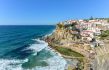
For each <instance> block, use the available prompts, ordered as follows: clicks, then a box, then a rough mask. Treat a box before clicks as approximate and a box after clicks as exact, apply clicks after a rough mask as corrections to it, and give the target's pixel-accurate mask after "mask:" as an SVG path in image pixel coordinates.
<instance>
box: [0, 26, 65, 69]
mask: <svg viewBox="0 0 109 70" xmlns="http://www.w3.org/2000/svg"><path fill="white" fill-rule="evenodd" d="M54 29H55V26H52V25H34V26H32V25H27V26H26V25H22V26H21V25H18V26H16V25H12V26H11V25H7V26H0V70H64V68H65V66H66V61H65V59H64V58H63V57H61V55H60V54H58V53H56V52H55V51H54V50H53V49H51V48H50V47H49V46H48V44H47V43H46V42H45V41H43V38H44V37H45V36H46V35H49V34H50V33H52V32H53V30H54Z"/></svg>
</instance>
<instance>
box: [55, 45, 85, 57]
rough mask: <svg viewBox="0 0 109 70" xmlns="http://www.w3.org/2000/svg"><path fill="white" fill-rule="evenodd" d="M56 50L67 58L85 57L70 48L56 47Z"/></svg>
mask: <svg viewBox="0 0 109 70" xmlns="http://www.w3.org/2000/svg"><path fill="white" fill-rule="evenodd" d="M55 49H56V50H57V51H58V52H59V53H61V54H63V55H67V56H73V57H83V55H81V54H80V53H77V52H75V51H73V50H71V49H68V48H64V47H55Z"/></svg>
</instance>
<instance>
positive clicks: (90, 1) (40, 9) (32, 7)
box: [0, 0, 109, 25]
mask: <svg viewBox="0 0 109 70" xmlns="http://www.w3.org/2000/svg"><path fill="white" fill-rule="evenodd" d="M91 16H93V17H109V0H0V25H54V24H56V23H58V22H60V21H64V20H69V19H84V18H89V17H91Z"/></svg>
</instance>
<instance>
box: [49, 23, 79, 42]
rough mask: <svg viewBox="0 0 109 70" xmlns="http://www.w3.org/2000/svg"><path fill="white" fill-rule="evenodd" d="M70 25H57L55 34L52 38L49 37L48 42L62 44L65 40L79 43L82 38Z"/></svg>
mask: <svg viewBox="0 0 109 70" xmlns="http://www.w3.org/2000/svg"><path fill="white" fill-rule="evenodd" d="M70 26H71V25H70V24H69V25H64V24H62V23H61V24H57V26H56V30H55V32H54V33H52V35H51V36H49V37H48V39H49V40H48V42H54V41H55V42H60V43H61V42H62V41H63V40H64V41H65V40H67V41H77V40H79V38H80V34H79V32H78V31H77V30H76V28H75V30H73V29H72V28H70ZM74 26H75V25H73V28H74Z"/></svg>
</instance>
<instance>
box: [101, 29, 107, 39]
mask: <svg viewBox="0 0 109 70" xmlns="http://www.w3.org/2000/svg"><path fill="white" fill-rule="evenodd" d="M107 37H109V30H106V31H102V33H101V35H100V38H101V39H106V38H107Z"/></svg>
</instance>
